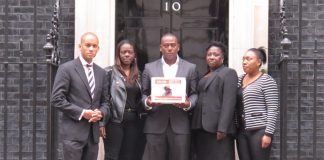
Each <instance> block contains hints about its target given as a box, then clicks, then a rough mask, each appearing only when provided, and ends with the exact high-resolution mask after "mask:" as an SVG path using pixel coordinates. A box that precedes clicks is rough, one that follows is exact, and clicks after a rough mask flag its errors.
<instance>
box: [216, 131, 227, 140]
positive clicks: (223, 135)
mask: <svg viewBox="0 0 324 160" xmlns="http://www.w3.org/2000/svg"><path fill="white" fill-rule="evenodd" d="M224 138H226V133H223V132H217V134H216V139H217V140H218V141H220V140H222V139H224Z"/></svg>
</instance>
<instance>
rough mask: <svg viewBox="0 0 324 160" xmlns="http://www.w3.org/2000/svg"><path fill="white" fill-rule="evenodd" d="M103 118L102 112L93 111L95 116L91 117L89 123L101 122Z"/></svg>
mask: <svg viewBox="0 0 324 160" xmlns="http://www.w3.org/2000/svg"><path fill="white" fill-rule="evenodd" d="M101 118H102V114H101V111H100V110H98V109H95V110H94V111H93V114H92V115H91V118H90V119H89V122H97V121H100V120H101Z"/></svg>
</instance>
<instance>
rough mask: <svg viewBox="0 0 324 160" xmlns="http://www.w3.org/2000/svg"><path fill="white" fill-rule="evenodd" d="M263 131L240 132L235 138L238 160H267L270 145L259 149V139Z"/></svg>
mask: <svg viewBox="0 0 324 160" xmlns="http://www.w3.org/2000/svg"><path fill="white" fill-rule="evenodd" d="M264 130H265V129H257V130H252V131H246V130H240V131H239V133H238V137H237V151H238V155H239V158H240V160H261V159H262V160H269V158H270V150H271V144H270V146H269V147H268V148H265V149H262V148H261V139H262V137H263V135H264Z"/></svg>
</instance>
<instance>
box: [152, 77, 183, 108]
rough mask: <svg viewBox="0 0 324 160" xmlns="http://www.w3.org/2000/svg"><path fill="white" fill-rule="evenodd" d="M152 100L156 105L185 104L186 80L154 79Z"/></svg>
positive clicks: (177, 78)
mask: <svg viewBox="0 0 324 160" xmlns="http://www.w3.org/2000/svg"><path fill="white" fill-rule="evenodd" d="M151 98H152V102H156V103H183V102H185V100H186V79H185V78H179V77H175V78H166V77H152V79H151Z"/></svg>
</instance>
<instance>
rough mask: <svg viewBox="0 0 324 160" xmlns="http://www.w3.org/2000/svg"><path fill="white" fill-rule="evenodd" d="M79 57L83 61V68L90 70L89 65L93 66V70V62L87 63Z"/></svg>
mask: <svg viewBox="0 0 324 160" xmlns="http://www.w3.org/2000/svg"><path fill="white" fill-rule="evenodd" d="M79 57H80V61H81V64H82V66H83V68H85V69H88V68H87V64H88V65H91V67H90V68H91V69H93V62H91V63H88V62H87V61H85V60H84V59H83V57H82V56H79Z"/></svg>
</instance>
